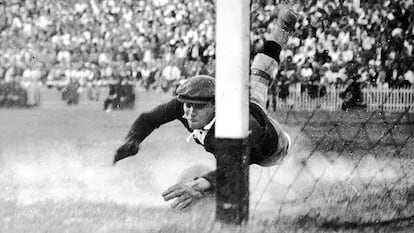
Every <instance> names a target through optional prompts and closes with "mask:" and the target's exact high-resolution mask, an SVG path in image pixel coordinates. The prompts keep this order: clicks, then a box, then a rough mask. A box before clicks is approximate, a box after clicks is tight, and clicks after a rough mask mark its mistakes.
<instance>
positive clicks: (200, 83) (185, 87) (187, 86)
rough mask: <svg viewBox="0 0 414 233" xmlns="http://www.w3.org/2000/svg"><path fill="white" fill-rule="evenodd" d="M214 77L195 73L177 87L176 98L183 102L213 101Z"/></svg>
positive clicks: (201, 102) (199, 102) (200, 102)
mask: <svg viewBox="0 0 414 233" xmlns="http://www.w3.org/2000/svg"><path fill="white" fill-rule="evenodd" d="M215 90H216V82H215V79H214V78H213V77H211V76H208V75H197V76H194V77H192V78H189V79H188V80H186V81H185V82H184V83H183V84H181V85H180V86H178V88H177V91H176V92H177V95H178V96H177V99H178V101H180V102H183V103H195V104H203V103H208V102H211V101H214V97H215Z"/></svg>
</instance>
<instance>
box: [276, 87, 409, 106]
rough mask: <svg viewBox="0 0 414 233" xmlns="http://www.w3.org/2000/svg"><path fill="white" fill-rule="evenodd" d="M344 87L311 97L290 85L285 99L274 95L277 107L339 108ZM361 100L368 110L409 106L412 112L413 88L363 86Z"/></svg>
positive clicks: (327, 90) (299, 88) (329, 89)
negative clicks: (320, 95) (321, 95)
mask: <svg viewBox="0 0 414 233" xmlns="http://www.w3.org/2000/svg"><path fill="white" fill-rule="evenodd" d="M344 90H345V88H329V87H328V88H326V94H325V95H324V96H323V97H317V98H311V97H310V96H309V94H308V93H307V92H306V91H304V92H302V91H301V86H300V85H290V87H289V95H288V96H287V97H286V98H285V99H281V98H279V97H278V96H277V97H276V107H277V108H278V109H291V108H293V109H295V110H314V109H317V108H318V109H321V110H328V111H335V110H341V105H342V102H343V100H342V99H341V98H340V97H339V95H340V93H341V92H343V91H344ZM362 93H363V101H364V103H365V104H366V105H367V108H366V109H367V110H368V111H375V110H381V109H382V110H384V111H386V112H402V111H405V110H406V109H407V108H409V111H410V112H414V88H401V89H388V88H386V89H383V88H373V87H371V88H363V89H362Z"/></svg>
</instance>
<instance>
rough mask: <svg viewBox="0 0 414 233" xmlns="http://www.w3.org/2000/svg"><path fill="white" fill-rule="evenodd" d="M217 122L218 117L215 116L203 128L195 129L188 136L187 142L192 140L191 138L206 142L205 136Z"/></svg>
mask: <svg viewBox="0 0 414 233" xmlns="http://www.w3.org/2000/svg"><path fill="white" fill-rule="evenodd" d="M215 122H216V117H214V118H213V119H212V120H211V121H210V122H209V123H208V124H207V125H205V126H204V127H203V129H195V130H193V132H191V134H190V135H189V136H188V137H187V138H186V141H187V142H190V141H191V138H197V139H198V140H199V141H200V142H201V143H202V144H204V138H205V137H206V135H207V132H208V131H209V130H210V129H211V127H213V125H214V123H215Z"/></svg>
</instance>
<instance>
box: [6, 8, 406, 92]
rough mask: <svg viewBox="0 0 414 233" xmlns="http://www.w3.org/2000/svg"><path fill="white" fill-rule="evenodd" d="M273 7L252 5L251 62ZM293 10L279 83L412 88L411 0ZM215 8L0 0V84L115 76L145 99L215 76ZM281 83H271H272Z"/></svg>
mask: <svg viewBox="0 0 414 233" xmlns="http://www.w3.org/2000/svg"><path fill="white" fill-rule="evenodd" d="M278 3H279V0H255V1H253V3H252V6H251V7H252V13H251V52H252V53H251V57H253V56H254V54H255V53H257V51H258V50H259V49H260V46H261V45H262V44H263V40H264V38H265V37H266V33H268V32H269V31H270V29H271V28H272V27H274V23H275V20H274V18H275V16H276V17H277V5H278ZM353 3H354V1H353V0H312V1H304V0H302V1H296V4H295V5H293V8H294V10H295V11H296V12H297V13H298V19H299V20H298V22H297V23H296V28H297V30H296V32H295V33H294V34H293V35H292V36H291V37H290V39H289V41H288V44H287V47H286V48H285V49H284V50H283V51H282V54H281V57H282V59H281V60H282V61H283V62H282V64H281V66H280V69H279V73H278V74H275V75H278V76H279V80H281V83H283V84H286V83H296V82H299V83H313V84H314V83H317V84H318V85H319V84H321V85H326V86H337V85H342V84H346V83H347V82H348V80H355V79H358V80H359V81H362V82H364V83H365V84H366V85H372V86H377V87H389V88H394V87H403V86H404V87H405V86H410V85H412V84H413V83H414V73H413V71H414V66H413V64H414V60H413V45H414V42H413V39H414V27H413V25H414V23H413V22H414V6H413V1H412V0H404V1H390V0H379V1H373V0H365V1H363V0H361V3H360V7H355V6H354V4H353ZM214 7H215V6H214V0H191V1H186V0H89V1H80V0H24V1H21V0H8V1H4V0H0V82H10V81H17V82H25V81H26V82H30V81H33V80H35V81H36V80H41V81H42V82H43V83H46V84H47V85H50V86H52V85H59V83H61V80H70V79H73V80H76V81H77V82H79V85H80V86H86V85H88V84H89V85H91V84H90V83H93V85H99V84H102V83H104V82H106V81H108V80H113V79H118V78H119V77H120V76H122V75H127V76H128V77H130V78H132V79H134V80H136V81H137V82H138V85H139V86H141V87H143V88H145V89H146V90H155V89H159V90H164V91H167V90H170V89H171V88H172V87H174V86H175V85H177V83H178V82H179V81H180V80H182V79H186V78H187V77H190V76H193V75H195V74H209V75H214V69H215V64H214V63H215V38H214V36H215V31H214V27H215V10H214ZM279 84H280V83H279Z"/></svg>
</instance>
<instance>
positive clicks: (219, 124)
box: [215, 0, 250, 225]
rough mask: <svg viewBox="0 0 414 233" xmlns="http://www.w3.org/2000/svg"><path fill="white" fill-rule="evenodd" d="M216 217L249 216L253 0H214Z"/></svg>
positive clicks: (239, 218)
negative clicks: (251, 7)
mask: <svg viewBox="0 0 414 233" xmlns="http://www.w3.org/2000/svg"><path fill="white" fill-rule="evenodd" d="M216 17H217V20H216V126H215V136H216V140H217V151H216V152H215V153H216V158H217V187H216V220H217V221H220V222H223V223H228V224H237V225H239V224H242V223H243V222H247V220H248V216H249V168H248V158H249V154H248V153H249V143H248V135H249V69H250V68H249V57H250V1H248V0H216Z"/></svg>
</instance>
